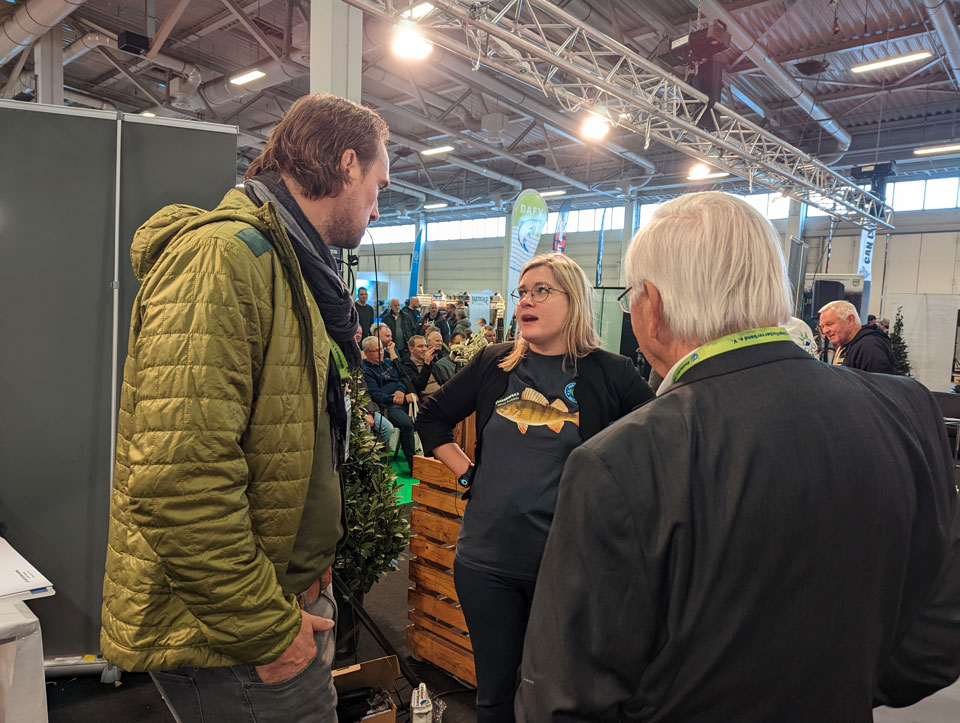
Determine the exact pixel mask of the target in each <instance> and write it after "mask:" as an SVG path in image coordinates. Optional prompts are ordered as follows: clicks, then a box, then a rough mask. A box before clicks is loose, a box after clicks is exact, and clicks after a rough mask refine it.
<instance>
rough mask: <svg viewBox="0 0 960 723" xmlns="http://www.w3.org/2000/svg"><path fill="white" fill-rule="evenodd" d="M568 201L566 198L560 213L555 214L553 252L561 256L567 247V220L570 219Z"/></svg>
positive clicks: (569, 204)
mask: <svg viewBox="0 0 960 723" xmlns="http://www.w3.org/2000/svg"><path fill="white" fill-rule="evenodd" d="M571 205H572V204H571V203H570V199H569V198H568V199H567V200H566V201H564V202H563V203H562V204H561V205H560V213H558V214H557V230H556V231H555V232H554V234H553V250H554V251H555V252H556V253H558V254H562V253H563V251H564V249H565V248H566V247H567V219H568V218H569V217H570V206H571Z"/></svg>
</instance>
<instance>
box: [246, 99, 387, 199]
mask: <svg viewBox="0 0 960 723" xmlns="http://www.w3.org/2000/svg"><path fill="white" fill-rule="evenodd" d="M389 137H390V129H389V128H388V127H387V124H386V121H384V120H383V118H381V117H380V116H379V115H378V114H377V113H375V112H374V111H372V110H370V109H369V108H365V107H364V106H362V105H360V104H359V103H354V102H353V101H350V100H347V99H346V98H340V97H338V96H335V95H330V94H329V93H314V94H312V95H305V96H303V97H302V98H300V99H299V100H297V101H296V102H295V103H294V104H293V105H292V106H291V107H290V110H288V111H287V114H286V115H285V116H284V117H283V120H281V121H280V123H279V124H278V125H277V127H276V128H274V129H273V132H272V133H271V134H270V138H269V140H267V144H266V145H265V146H264V148H263V152H262V153H261V154H260V155H259V156H257V158H256V159H254V161H253V163H251V164H250V167H249V168H247V172H246V174H245V176H244V177H245V178H253V177H254V176H259V175H260V174H261V173H283V174H286V175H288V176H290V177H291V178H293V180H294V181H296V182H297V185H299V186H300V189H301V191H302V192H303V194H304V195H305V196H306V197H307V198H309V199H310V200H314V199H317V198H323V197H325V196H336V195H337V194H338V193H340V191H341V190H342V189H343V186H344V184H345V183H346V182H347V178H348V177H347V174H346V173H345V172H344V171H343V170H342V169H341V168H340V160H341V158H342V157H343V154H344V152H346V151H347V150H349V149H351V148H352V149H353V150H354V151H355V152H356V154H357V159H358V160H359V162H360V168H361V169H362V170H363V172H364V173H366V172H367V170H368V169H369V168H370V164H371V163H373V161H374V160H375V159H376V158H377V156H378V154H379V153H380V145H381V143H382V144H386V142H387V139H388V138H389Z"/></svg>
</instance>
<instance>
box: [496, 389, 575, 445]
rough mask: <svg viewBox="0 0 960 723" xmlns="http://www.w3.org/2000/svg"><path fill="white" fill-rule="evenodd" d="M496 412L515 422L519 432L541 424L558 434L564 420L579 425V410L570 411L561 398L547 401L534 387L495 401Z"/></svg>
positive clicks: (524, 431)
mask: <svg viewBox="0 0 960 723" xmlns="http://www.w3.org/2000/svg"><path fill="white" fill-rule="evenodd" d="M497 414H499V415H500V416H501V417H506V418H507V419H509V420H510V421H511V422H516V423H517V427H518V428H519V430H520V434H526V433H527V427H537V426H542V427H546V428H547V429H549V430H551V431H553V432H556V433H557V434H560V430H561V429H563V424H564V422H573V423H574V424H575V425H577V426H578V427H579V426H580V412H573V413H572V414H571V413H570V411H569V409H567V405H566V404H564V403H563V400H561V399H554V400H553V401H552V402H548V401H547V398H546V397H545V396H543V395H542V394H541V393H540V392H538V391H537V390H536V389H532V388H530V387H527V388H526V389H524V390H523V392H522V393H521V394H520V395H517V394H511V395H510V396H508V397H506V398H505V399H503V400H501V401H499V402H498V403H497Z"/></svg>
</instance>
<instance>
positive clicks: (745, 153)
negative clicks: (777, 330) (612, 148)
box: [345, 0, 893, 229]
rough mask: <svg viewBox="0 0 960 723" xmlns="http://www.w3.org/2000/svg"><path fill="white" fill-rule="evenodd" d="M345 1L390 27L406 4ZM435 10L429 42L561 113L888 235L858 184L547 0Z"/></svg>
mask: <svg viewBox="0 0 960 723" xmlns="http://www.w3.org/2000/svg"><path fill="white" fill-rule="evenodd" d="M345 2H347V3H348V4H350V5H353V6H355V7H358V8H360V9H362V10H363V11H365V12H367V13H370V14H372V15H374V16H377V17H380V18H382V19H384V20H386V21H388V22H392V23H396V22H400V21H401V20H402V18H401V17H400V13H401V11H402V10H405V9H407V8H408V7H409V4H408V3H400V6H395V5H394V3H393V2H392V0H345ZM432 4H433V5H434V8H435V9H434V10H433V11H432V12H430V13H429V14H428V15H426V16H425V17H424V18H422V19H421V20H420V21H419V23H418V25H419V28H420V30H421V31H422V33H423V34H424V36H425V37H427V38H428V39H429V40H430V41H431V42H433V43H435V44H436V45H438V46H440V47H442V48H445V49H446V50H448V51H450V52H453V53H456V54H457V55H460V56H462V57H465V58H467V59H469V60H471V61H472V62H474V63H475V65H479V64H482V65H485V66H487V67H489V68H490V69H492V70H494V71H496V72H499V73H503V74H505V75H509V76H511V77H513V78H515V79H517V80H519V81H521V82H523V83H527V84H531V85H533V86H535V87H539V88H540V89H541V90H542V91H543V93H544V94H545V95H547V96H552V97H554V98H555V99H556V100H557V102H558V103H559V104H560V106H561V107H563V108H564V109H566V110H567V111H577V110H587V111H591V112H594V113H596V114H598V115H601V116H603V117H604V118H606V119H607V120H608V121H609V122H610V123H611V124H612V125H614V126H618V127H621V128H625V129H628V130H630V131H632V132H634V133H637V134H640V135H641V136H643V137H644V148H647V147H648V146H649V144H650V141H651V139H654V140H657V141H659V142H660V143H663V144H665V145H667V146H669V147H671V148H675V149H676V150H678V151H681V152H683V153H685V154H686V155H688V156H690V157H692V158H695V159H698V160H700V161H702V162H704V163H706V164H708V165H710V166H712V167H715V168H717V169H720V170H724V171H727V172H729V173H732V174H735V175H737V176H740V177H742V178H744V179H746V180H748V181H750V183H751V185H753V184H756V185H759V186H763V187H765V188H768V189H771V190H773V191H778V192H781V193H784V194H785V195H788V196H790V197H793V198H795V199H797V200H798V201H802V202H803V203H808V204H810V205H812V206H816V207H817V208H820V209H821V210H823V211H825V212H826V213H828V214H829V215H831V216H833V217H834V218H836V219H838V220H841V221H850V222H851V223H853V224H855V225H857V226H861V227H864V228H870V229H873V228H876V227H878V226H882V227H885V228H893V227H892V225H891V224H890V222H889V220H888V219H889V215H890V209H889V208H887V207H886V206H885V205H884V203H883V202H882V201H881V200H880V199H878V198H877V197H876V196H874V195H872V194H870V193H869V192H867V191H864V190H863V189H861V188H860V187H859V186H858V185H857V184H856V183H855V182H853V181H851V180H849V179H847V178H844V177H843V176H841V175H840V174H838V173H837V172H836V171H833V170H832V169H830V168H829V167H827V166H826V165H824V164H823V163H821V162H819V161H817V160H816V159H814V158H813V157H811V156H810V155H808V154H806V153H804V152H803V151H801V150H799V149H797V148H795V147H794V146H792V145H790V144H789V143H786V142H785V141H783V140H782V139H780V138H778V137H776V136H775V135H773V134H772V133H769V132H768V131H765V130H764V129H762V128H760V127H759V126H757V125H756V124H754V123H752V122H750V121H749V120H747V119H746V118H743V117H741V116H740V115H738V114H737V113H735V112H734V111H732V110H730V109H729V108H727V107H726V106H724V105H721V104H719V103H716V104H713V105H710V104H709V101H708V99H707V96H706V95H705V94H703V93H702V92H700V91H698V90H696V89H695V88H693V87H692V86H690V85H688V84H687V83H685V82H683V81H682V80H680V79H679V78H676V77H674V76H672V75H670V74H668V73H666V72H665V71H664V70H663V69H662V68H660V67H659V66H657V65H655V64H654V63H652V62H651V61H649V60H647V59H646V58H643V57H642V56H640V55H638V54H637V53H635V52H633V51H632V50H630V49H629V48H627V47H626V46H624V45H622V44H621V43H618V42H617V41H615V40H613V39H612V38H610V37H608V36H606V35H604V34H603V33H601V32H599V31H597V30H595V29H593V28H591V27H590V26H588V25H585V24H584V23H583V22H582V21H580V20H578V19H577V18H575V17H574V16H573V15H571V14H569V13H567V12H565V11H564V10H562V9H560V8H558V7H556V6H555V5H553V4H552V3H550V2H546V0H508V1H507V2H506V3H500V2H496V3H493V2H486V3H479V2H477V3H471V4H469V5H467V4H464V3H460V2H452V1H451V0H432ZM497 6H500V7H499V9H497ZM404 22H409V21H404Z"/></svg>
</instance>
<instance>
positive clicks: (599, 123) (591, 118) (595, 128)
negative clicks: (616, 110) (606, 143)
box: [580, 113, 610, 141]
mask: <svg viewBox="0 0 960 723" xmlns="http://www.w3.org/2000/svg"><path fill="white" fill-rule="evenodd" d="M609 132H610V123H609V121H607V119H606V118H603V117H601V116H598V115H597V114H596V113H590V114H589V115H588V116H587V117H586V118H585V119H584V121H583V125H582V126H580V133H581V134H582V135H583V137H584V138H586V139H587V140H591V141H599V140H600V139H602V138H603V137H604V136H606V135H607V133H609Z"/></svg>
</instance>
